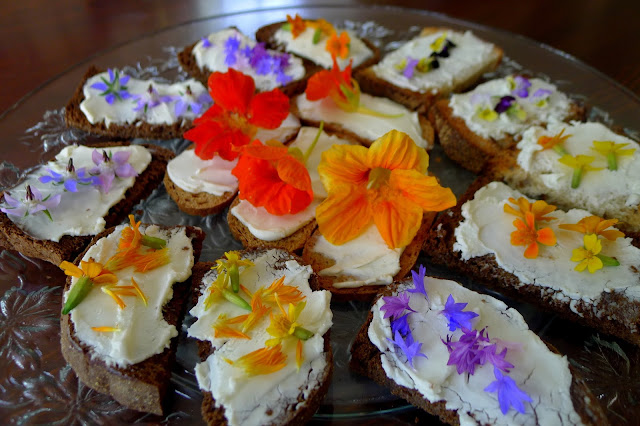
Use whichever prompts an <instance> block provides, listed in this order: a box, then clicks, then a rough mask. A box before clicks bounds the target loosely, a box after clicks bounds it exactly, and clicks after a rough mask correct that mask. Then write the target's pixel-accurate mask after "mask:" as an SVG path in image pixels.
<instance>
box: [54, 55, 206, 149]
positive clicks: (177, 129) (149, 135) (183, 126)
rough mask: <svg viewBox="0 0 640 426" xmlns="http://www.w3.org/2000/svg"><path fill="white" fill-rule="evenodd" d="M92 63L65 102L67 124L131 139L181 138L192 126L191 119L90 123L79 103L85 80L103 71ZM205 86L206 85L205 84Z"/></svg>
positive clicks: (114, 136)
mask: <svg viewBox="0 0 640 426" xmlns="http://www.w3.org/2000/svg"><path fill="white" fill-rule="evenodd" d="M103 71H104V70H101V69H99V68H97V67H95V66H93V65H91V66H90V67H89V69H88V70H87V72H86V73H85V74H84V77H82V80H81V81H80V84H79V85H78V87H77V88H76V90H75V92H74V94H73V97H72V98H71V99H70V100H69V102H68V103H67V106H66V107H65V111H64V118H65V121H66V123H67V125H68V126H71V127H76V128H78V129H82V130H84V131H86V132H90V133H96V134H99V135H105V136H110V137H113V138H122V139H131V138H143V139H174V138H181V137H182V134H183V133H184V132H186V131H187V130H189V129H191V128H192V127H193V122H192V121H191V120H187V119H183V120H180V121H177V122H175V123H173V124H149V123H147V122H145V121H142V120H139V119H138V120H136V121H134V122H133V123H131V124H115V123H109V126H107V125H106V124H105V122H104V120H103V121H100V122H98V123H95V124H91V123H90V122H89V120H88V119H87V117H86V116H85V115H84V113H83V112H82V110H81V109H80V103H81V102H82V101H83V100H84V92H83V88H84V85H85V83H86V82H87V80H88V79H89V78H91V77H93V76H94V75H96V74H99V73H101V72H103ZM205 87H206V85H205Z"/></svg>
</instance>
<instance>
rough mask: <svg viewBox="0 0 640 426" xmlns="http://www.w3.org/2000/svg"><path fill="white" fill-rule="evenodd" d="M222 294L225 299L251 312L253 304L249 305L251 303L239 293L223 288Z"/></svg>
mask: <svg viewBox="0 0 640 426" xmlns="http://www.w3.org/2000/svg"><path fill="white" fill-rule="evenodd" d="M222 295H223V296H224V298H225V299H227V300H228V301H229V302H231V303H233V304H234V305H236V306H239V307H241V308H242V309H246V310H247V311H249V312H251V305H249V303H247V301H246V300H244V299H243V298H242V297H240V296H238V295H237V294H235V293H232V292H230V291H229V290H222Z"/></svg>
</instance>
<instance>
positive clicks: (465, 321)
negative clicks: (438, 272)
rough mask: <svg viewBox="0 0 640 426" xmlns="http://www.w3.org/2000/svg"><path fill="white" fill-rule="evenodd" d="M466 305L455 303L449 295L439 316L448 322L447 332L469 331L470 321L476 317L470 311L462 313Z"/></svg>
mask: <svg viewBox="0 0 640 426" xmlns="http://www.w3.org/2000/svg"><path fill="white" fill-rule="evenodd" d="M466 306H467V303H455V300H454V299H453V296H452V295H449V297H448V298H447V302H446V303H445V306H444V309H443V310H442V311H441V314H442V315H444V316H445V317H446V318H447V319H448V320H449V331H455V330H457V329H458V328H460V329H471V328H472V326H471V320H472V319H473V318H475V317H477V316H478V314H476V313H475V312H472V311H466V312H465V311H463V309H464V308H466Z"/></svg>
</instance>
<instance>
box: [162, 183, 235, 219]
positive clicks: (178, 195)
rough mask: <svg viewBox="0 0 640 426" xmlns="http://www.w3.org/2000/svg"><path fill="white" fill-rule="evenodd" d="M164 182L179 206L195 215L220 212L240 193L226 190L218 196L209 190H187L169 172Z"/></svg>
mask: <svg viewBox="0 0 640 426" xmlns="http://www.w3.org/2000/svg"><path fill="white" fill-rule="evenodd" d="M163 182H164V187H165V188H166V190H167V193H168V194H169V196H170V197H171V199H173V201H175V203H176V204H177V205H178V208H179V209H180V210H182V211H183V212H185V213H187V214H191V215H194V216H209V215H212V214H216V213H220V212H221V211H222V210H224V209H225V208H226V207H227V206H228V205H229V204H231V202H232V201H233V199H234V197H235V196H236V194H237V193H238V191H234V192H225V193H224V194H222V195H219V196H218V195H213V194H209V193H208V192H196V193H193V192H187V191H185V190H184V189H182V188H180V187H179V186H178V185H176V184H175V183H174V182H173V181H172V180H171V178H170V177H169V173H168V172H167V173H165V175H164V180H163Z"/></svg>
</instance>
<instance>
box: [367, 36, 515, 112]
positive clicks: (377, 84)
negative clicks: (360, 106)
mask: <svg viewBox="0 0 640 426" xmlns="http://www.w3.org/2000/svg"><path fill="white" fill-rule="evenodd" d="M438 31H454V30H453V29H451V28H445V27H426V28H423V29H422V31H421V32H420V37H424V36H427V35H430V34H433V33H437V32H438ZM503 54H504V52H503V50H502V49H501V48H499V47H498V46H495V45H494V47H493V51H492V54H491V59H490V61H488V62H487V64H485V66H484V67H482V68H481V69H479V70H478V72H477V73H475V74H474V75H472V76H471V77H469V78H468V79H467V80H465V81H464V82H461V83H460V84H458V85H456V86H455V87H453V88H451V90H439V89H438V90H434V91H432V90H428V91H425V92H424V93H422V92H417V91H414V90H411V89H407V88H404V87H399V86H396V85H395V84H393V83H390V82H388V81H387V80H384V79H382V78H380V77H378V76H377V75H376V73H375V72H374V71H373V69H371V67H367V68H365V69H362V70H359V71H358V72H357V73H356V74H355V78H356V80H357V81H358V83H359V84H360V88H361V89H362V90H363V91H364V92H365V93H369V94H372V95H375V96H383V97H385V98H389V99H391V100H392V101H394V102H397V103H399V104H402V105H404V106H406V107H407V108H409V109H411V110H418V111H422V112H426V111H428V109H429V108H430V107H431V105H433V103H434V102H435V101H436V100H437V99H439V98H442V97H444V96H447V95H448V94H450V93H455V92H461V91H463V90H465V89H467V88H469V87H471V86H473V85H474V84H475V83H476V82H477V81H478V80H479V79H480V77H482V75H483V74H484V73H487V72H490V71H493V70H495V69H496V68H497V67H498V65H500V62H501V61H502V56H503Z"/></svg>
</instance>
